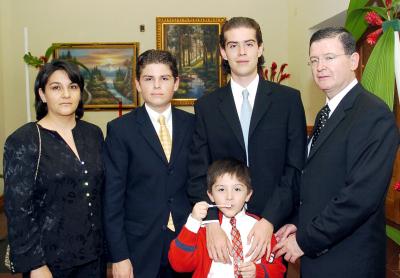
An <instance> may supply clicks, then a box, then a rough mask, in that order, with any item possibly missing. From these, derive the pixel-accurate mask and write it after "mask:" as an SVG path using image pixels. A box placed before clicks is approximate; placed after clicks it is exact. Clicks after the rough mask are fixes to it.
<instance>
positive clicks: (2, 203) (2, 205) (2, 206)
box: [0, 174, 4, 212]
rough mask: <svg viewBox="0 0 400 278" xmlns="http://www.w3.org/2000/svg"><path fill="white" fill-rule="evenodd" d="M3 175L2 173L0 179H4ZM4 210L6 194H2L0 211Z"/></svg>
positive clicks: (0, 196)
mask: <svg viewBox="0 0 400 278" xmlns="http://www.w3.org/2000/svg"><path fill="white" fill-rule="evenodd" d="M3 178H4V177H3V175H2V174H0V179H3ZM1 211H4V195H0V212H1Z"/></svg>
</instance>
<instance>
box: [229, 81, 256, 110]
mask: <svg viewBox="0 0 400 278" xmlns="http://www.w3.org/2000/svg"><path fill="white" fill-rule="evenodd" d="M259 81H260V77H259V76H258V74H257V75H256V77H255V78H254V79H253V81H251V82H250V84H249V85H248V86H247V87H246V88H243V87H242V86H240V85H239V84H238V83H236V82H235V80H233V79H232V78H231V89H232V94H233V100H234V101H235V106H236V112H237V114H238V115H240V112H241V110H242V102H243V95H242V92H243V90H244V89H247V91H248V92H249V102H250V106H251V108H252V109H253V107H254V101H255V99H256V93H257V87H258V82H259Z"/></svg>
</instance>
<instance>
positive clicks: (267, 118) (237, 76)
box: [188, 17, 306, 262]
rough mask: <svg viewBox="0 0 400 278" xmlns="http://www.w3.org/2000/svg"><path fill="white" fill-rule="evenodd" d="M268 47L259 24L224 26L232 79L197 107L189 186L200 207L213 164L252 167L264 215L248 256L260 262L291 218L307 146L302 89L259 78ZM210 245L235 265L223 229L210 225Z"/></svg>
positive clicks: (254, 202) (255, 204)
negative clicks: (230, 161) (227, 160)
mask: <svg viewBox="0 0 400 278" xmlns="http://www.w3.org/2000/svg"><path fill="white" fill-rule="evenodd" d="M263 49H264V48H263V40H262V34H261V29H260V26H259V25H258V23H257V22H256V21H255V20H254V19H251V18H245V17H234V18H232V19H230V20H229V21H227V22H226V23H225V24H224V26H223V27H222V32H221V35H220V51H221V55H222V58H223V60H224V66H225V69H226V71H227V72H228V73H230V75H231V80H230V83H229V84H228V85H227V86H225V87H223V88H220V89H218V90H216V91H215V92H213V93H211V94H209V95H206V96H204V97H203V98H201V99H199V100H198V101H197V102H196V104H195V112H196V128H195V134H194V137H193V138H194V139H193V148H192V151H191V155H190V163H189V173H190V180H189V188H188V191H189V195H190V196H191V197H192V199H193V200H194V201H199V200H207V201H209V200H208V197H207V195H206V180H205V179H206V172H207V168H208V166H209V165H210V164H211V163H212V162H213V161H215V160H218V159H223V158H235V159H237V160H239V161H242V162H245V163H246V162H247V165H248V166H249V167H250V173H251V181H252V186H253V189H254V194H253V196H252V197H251V199H250V201H249V203H248V211H249V212H251V213H253V214H256V215H259V216H261V220H260V221H258V222H257V223H256V224H255V225H254V227H253V229H252V231H251V232H250V235H249V238H248V240H249V242H250V241H252V245H251V246H252V247H251V249H250V251H249V253H248V254H247V255H249V256H250V255H252V258H253V259H255V260H256V259H260V257H261V256H262V254H264V253H265V250H266V249H267V248H268V250H269V246H270V245H269V244H270V240H271V236H272V233H273V229H274V228H279V227H280V226H281V225H282V224H283V223H284V221H285V220H286V218H287V217H288V216H289V215H290V214H291V212H292V208H293V203H294V200H293V195H295V194H293V192H295V191H296V182H297V178H298V177H299V176H300V172H301V169H302V167H303V163H304V147H305V143H306V127H305V116H304V109H303V105H302V102H301V98H300V93H299V91H297V90H295V89H292V88H290V87H286V86H282V85H279V84H276V83H272V82H269V81H265V80H262V77H260V76H259V75H258V72H260V70H262V68H261V66H262V64H263V63H264V57H263V55H262V54H263ZM210 210H211V209H210ZM213 218H214V219H216V213H215V214H214V216H213ZM217 222H218V221H217ZM207 240H208V243H207V244H208V252H209V255H210V256H211V257H212V258H213V259H214V260H215V261H224V262H228V261H229V256H228V249H230V242H229V241H228V240H227V237H226V236H225V234H224V233H223V231H222V229H221V228H220V227H219V224H218V223H210V224H208V225H207ZM244 255H246V254H244Z"/></svg>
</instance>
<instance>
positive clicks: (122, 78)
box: [53, 42, 139, 110]
mask: <svg viewBox="0 0 400 278" xmlns="http://www.w3.org/2000/svg"><path fill="white" fill-rule="evenodd" d="M53 47H54V52H53V57H54V58H61V59H63V58H64V59H67V60H68V59H76V60H77V61H78V63H77V64H78V65H80V67H79V68H80V70H81V72H82V74H83V75H84V78H85V92H84V93H83V94H84V95H83V96H84V109H85V110H103V109H108V110H116V109H132V108H136V107H138V105H139V95H138V92H137V90H136V84H135V78H136V62H137V57H138V53H139V42H119V43H97V42H96V43H53ZM68 51H69V52H68ZM65 53H69V54H70V55H69V56H68V54H65ZM65 55H67V56H65ZM75 55H76V56H75ZM102 61H104V62H102ZM104 63H105V64H104ZM81 65H83V66H81ZM117 66H119V67H118V69H116V68H117ZM121 67H122V69H121ZM88 69H89V71H88ZM95 69H96V76H95ZM90 70H91V71H90ZM112 74H115V79H114V80H113V81H112V84H111V81H110V78H112ZM93 76H95V77H93ZM98 76H100V77H101V78H96V77H98ZM89 78H90V80H89ZM99 82H101V83H99ZM110 86H112V88H110ZM90 88H92V89H91V90H92V93H91V92H90V91H89V90H90ZM118 89H119V90H118ZM85 98H86V100H85ZM87 99H90V101H89V103H85V102H86V101H87ZM92 100H93V101H92Z"/></svg>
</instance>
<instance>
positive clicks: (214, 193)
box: [169, 159, 286, 278]
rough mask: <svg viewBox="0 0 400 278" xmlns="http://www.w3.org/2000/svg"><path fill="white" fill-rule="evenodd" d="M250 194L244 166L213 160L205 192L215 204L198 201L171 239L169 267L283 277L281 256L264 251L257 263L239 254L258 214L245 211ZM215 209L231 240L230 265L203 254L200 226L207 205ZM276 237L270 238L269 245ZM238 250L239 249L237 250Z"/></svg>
mask: <svg viewBox="0 0 400 278" xmlns="http://www.w3.org/2000/svg"><path fill="white" fill-rule="evenodd" d="M252 193H253V190H252V187H251V184H250V174H249V170H248V168H247V166H246V165H245V164H243V163H241V162H239V161H237V160H233V159H229V160H228V159H226V160H217V161H215V162H214V163H212V164H211V166H210V167H209V169H208V172H207V194H208V196H209V198H210V200H211V201H212V202H214V203H215V205H209V204H208V203H206V202H198V203H196V204H195V206H194V207H193V211H192V214H191V215H190V216H189V217H188V220H187V222H186V225H185V226H184V227H183V229H182V231H181V232H180V233H179V236H178V238H176V239H175V240H173V242H172V243H171V247H170V251H169V261H170V263H171V266H172V268H174V269H175V270H176V271H178V272H194V273H193V277H197V278H203V277H224V278H228V277H235V278H237V277H269V278H276V277H283V274H284V272H285V271H286V269H285V267H284V266H283V264H282V260H281V258H279V259H274V254H271V256H270V257H269V259H268V261H267V260H266V254H264V255H263V256H262V258H261V260H258V261H257V262H252V261H250V257H243V254H246V252H247V251H248V250H249V249H250V245H249V244H247V235H248V233H249V232H250V230H251V229H252V227H253V225H254V223H256V222H257V221H258V217H256V216H254V215H250V214H248V213H246V212H245V203H246V202H247V201H248V200H249V199H250V197H251V194H252ZM211 206H215V207H218V209H219V221H220V224H221V228H222V229H223V230H224V232H225V233H226V234H227V236H228V238H229V239H230V240H231V242H232V247H233V251H232V257H231V261H232V264H224V263H221V262H215V261H212V260H211V259H210V258H209V256H208V253H207V246H206V229H205V228H204V227H203V226H201V222H202V220H203V219H204V218H205V217H206V215H207V210H208V208H209V207H211ZM275 243H276V240H275V238H274V237H273V238H272V247H273V246H274V245H275ZM241 249H242V250H241Z"/></svg>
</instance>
